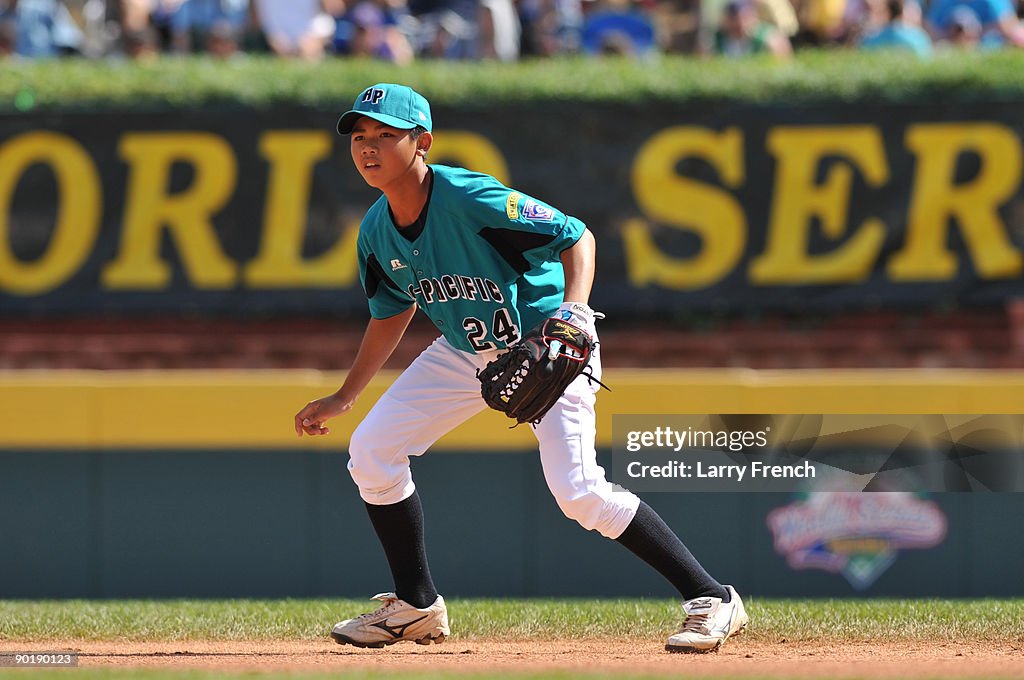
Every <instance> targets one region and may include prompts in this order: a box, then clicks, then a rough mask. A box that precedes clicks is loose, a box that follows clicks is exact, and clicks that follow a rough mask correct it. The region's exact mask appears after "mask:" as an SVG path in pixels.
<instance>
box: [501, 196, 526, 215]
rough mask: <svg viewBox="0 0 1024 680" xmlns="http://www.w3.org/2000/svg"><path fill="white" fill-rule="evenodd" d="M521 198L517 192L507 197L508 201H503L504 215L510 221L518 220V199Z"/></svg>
mask: <svg viewBox="0 0 1024 680" xmlns="http://www.w3.org/2000/svg"><path fill="white" fill-rule="evenodd" d="M522 197H523V195H522V194H520V193H519V192H518V191H513V192H512V193H511V194H509V195H508V200H506V201H505V214H506V215H508V218H509V219H510V220H518V219H519V199H520V198H522Z"/></svg>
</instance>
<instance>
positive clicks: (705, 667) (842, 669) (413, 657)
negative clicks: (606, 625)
mask: <svg viewBox="0 0 1024 680" xmlns="http://www.w3.org/2000/svg"><path fill="white" fill-rule="evenodd" d="M30 650H31V651H76V652H78V653H79V659H80V661H79V664H80V666H82V667H97V666H100V667H109V666H117V667H139V668H143V667H144V668H162V669H167V670H171V669H205V670H215V671H252V670H261V671H345V670H354V669H372V670H378V671H388V672H390V671H395V672H402V671H405V672H409V673H415V672H416V671H425V670H430V671H434V672H446V671H452V672H478V673H488V672H494V673H502V674H504V673H510V672H512V673H515V672H526V671H547V670H555V671H562V672H568V673H577V672H578V673H608V674H624V673H650V674H666V675H667V674H673V675H677V674H679V673H686V674H701V675H714V676H718V675H735V676H755V675H756V676H760V677H764V676H776V677H801V678H805V677H829V678H849V677H901V678H902V677H929V678H933V677H981V676H984V677H1017V678H1019V677H1022V676H1024V647H1022V645H1021V644H1019V643H1000V644H988V643H985V642H982V641H979V643H978V644H977V645H966V644H963V643H951V642H930V643H927V642H925V643H923V642H913V643H909V642H897V643H866V642H855V643H835V642H826V643H823V642H813V643H807V642H778V643H766V642H761V641H754V640H750V639H743V638H740V639H738V640H735V641H730V643H729V644H728V645H726V646H725V647H724V648H723V649H722V650H721V651H720V652H718V653H716V654H707V655H699V656H698V655H680V654H668V653H667V652H665V651H664V650H663V649H662V646H661V644H659V643H658V642H655V641H650V642H647V641H642V642H637V641H629V640H626V641H624V640H546V641H537V640H527V641H516V642H496V641H481V640H477V641H448V642H446V643H445V644H443V645H433V646H429V647H425V646H419V645H413V644H399V645H395V646H393V647H390V648H387V649H383V650H369V649H356V648H354V647H349V646H340V645H337V644H334V643H333V642H331V641H330V640H324V641H323V642H318V641H312V642H311V641H272V642H251V641H249V642H209V641H188V642H85V641H81V642H74V643H70V644H69V643H67V642H64V643H56V644H55V643H49V644H39V643H32V644H26V643H24V642H13V641H0V651H6V652H11V651H30Z"/></svg>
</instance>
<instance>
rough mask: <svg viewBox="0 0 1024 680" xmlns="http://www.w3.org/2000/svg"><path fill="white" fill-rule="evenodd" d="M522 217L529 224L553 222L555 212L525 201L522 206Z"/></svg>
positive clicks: (538, 204) (530, 201) (544, 206)
mask: <svg viewBox="0 0 1024 680" xmlns="http://www.w3.org/2000/svg"><path fill="white" fill-rule="evenodd" d="M523 217H524V218H526V219H528V220H530V221H531V222H554V221H555V211H554V210H552V209H551V208H549V207H547V206H546V205H541V204H540V203H537V202H536V201H533V200H527V201H526V204H525V205H524V206H523Z"/></svg>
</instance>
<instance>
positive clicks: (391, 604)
mask: <svg viewBox="0 0 1024 680" xmlns="http://www.w3.org/2000/svg"><path fill="white" fill-rule="evenodd" d="M373 599H375V600H381V601H382V602H383V603H384V604H382V605H381V606H380V607H378V608H377V609H375V610H373V611H372V612H366V613H365V614H360V615H359V616H357V617H356V618H357V619H359V620H361V621H366V620H369V619H373V618H376V617H378V616H380V615H381V614H386V613H388V612H390V611H391V610H393V609H394V608H395V605H396V604H398V598H397V597H393V596H387V595H378V596H377V597H375V598H373Z"/></svg>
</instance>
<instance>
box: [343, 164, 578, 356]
mask: <svg viewBox="0 0 1024 680" xmlns="http://www.w3.org/2000/svg"><path fill="white" fill-rule="evenodd" d="M430 168H431V169H432V170H433V186H432V188H431V193H430V197H429V199H428V203H427V206H426V220H425V222H424V223H423V224H422V230H421V231H419V233H418V234H416V235H415V238H412V239H411V240H410V239H409V238H407V236H405V235H403V233H402V231H400V230H399V229H398V227H397V226H396V225H395V223H394V221H393V219H392V217H391V211H390V209H389V208H388V202H387V198H386V197H385V196H381V197H380V198H379V199H378V200H377V202H376V203H374V204H373V206H371V207H370V209H369V211H367V213H366V217H364V218H363V221H362V224H360V226H359V241H358V246H359V248H358V249H359V275H360V280H361V281H362V283H363V289H364V290H365V291H366V297H367V299H368V300H369V303H370V314H371V315H372V316H373V317H374V318H376V319H386V318H388V317H391V316H394V315H395V314H399V313H401V312H403V311H405V310H406V309H408V308H409V307H410V306H411V305H412V304H413V303H416V304H417V305H419V307H420V309H422V310H423V311H424V312H425V313H426V314H427V316H429V317H430V319H431V320H432V321H433V322H434V325H435V326H437V328H438V329H439V330H440V331H441V333H442V334H444V336H445V338H447V340H448V342H450V343H451V344H452V345H453V346H454V347H456V348H458V349H461V350H463V351H466V352H473V353H476V352H484V351H488V350H493V349H503V348H505V347H507V346H508V345H511V344H514V343H515V342H516V341H517V340H518V339H519V338H520V337H522V335H523V333H524V332H526V331H527V330H529V329H531V328H533V327H534V326H536V325H537V324H539V323H540V322H541V321H542V320H543V319H545V318H546V317H549V316H552V315H553V314H554V313H555V312H556V311H557V310H558V306H559V305H560V304H561V303H562V298H563V293H564V291H565V275H564V272H563V271H562V262H561V259H560V257H559V256H560V254H561V253H562V251H563V250H565V249H566V248H569V247H571V246H572V245H574V244H575V243H576V241H577V240H579V238H580V236H582V235H583V231H584V229H586V226H585V225H584V224H583V223H582V222H580V221H579V220H578V219H576V218H575V217H570V216H568V215H565V214H564V213H562V212H560V211H558V210H556V209H555V208H553V207H551V206H550V205H548V204H546V203H543V202H541V201H538V200H537V199H535V198H531V197H529V196H526V195H525V194H522V193H520V192H518V191H514V190H512V189H509V188H508V187H506V186H504V185H503V184H501V182H499V181H498V180H496V179H494V178H493V177H490V176H489V175H483V174H480V173H476V172H470V171H468V170H463V169H461V168H451V167H447V166H444V165H431V166H430ZM407 229H408V228H407Z"/></svg>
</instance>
